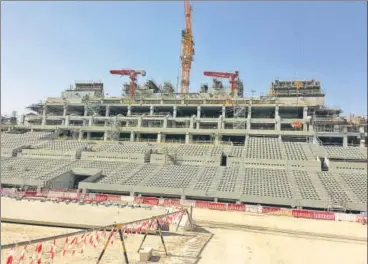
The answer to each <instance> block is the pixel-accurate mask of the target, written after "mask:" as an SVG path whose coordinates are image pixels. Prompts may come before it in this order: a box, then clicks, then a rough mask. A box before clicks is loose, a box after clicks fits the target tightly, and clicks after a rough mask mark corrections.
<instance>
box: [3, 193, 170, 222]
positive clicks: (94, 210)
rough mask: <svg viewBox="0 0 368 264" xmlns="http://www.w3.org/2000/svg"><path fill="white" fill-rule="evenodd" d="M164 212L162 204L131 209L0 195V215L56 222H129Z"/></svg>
mask: <svg viewBox="0 0 368 264" xmlns="http://www.w3.org/2000/svg"><path fill="white" fill-rule="evenodd" d="M25 209H26V210H25ZM165 213H166V209H165V208H161V207H156V208H154V209H152V210H148V209H144V208H134V209H132V208H118V207H113V206H111V207H105V206H103V205H99V206H95V205H78V204H74V203H69V204H66V203H53V202H40V201H27V200H21V201H17V200H15V199H10V198H3V197H2V198H1V217H4V218H15V219H18V218H19V219H26V220H35V221H48V222H55V223H73V224H85V225H98V226H103V225H111V224H113V223H114V222H116V223H121V222H130V221H134V220H139V219H144V218H149V217H152V216H155V215H161V214H165ZM71 216H73V217H71ZM46 219H47V220H46Z"/></svg>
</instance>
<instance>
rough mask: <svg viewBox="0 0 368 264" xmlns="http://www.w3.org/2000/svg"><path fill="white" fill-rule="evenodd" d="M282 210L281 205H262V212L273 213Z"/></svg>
mask: <svg viewBox="0 0 368 264" xmlns="http://www.w3.org/2000/svg"><path fill="white" fill-rule="evenodd" d="M280 210H281V208H280V207H270V206H262V214H268V213H273V212H276V211H280Z"/></svg>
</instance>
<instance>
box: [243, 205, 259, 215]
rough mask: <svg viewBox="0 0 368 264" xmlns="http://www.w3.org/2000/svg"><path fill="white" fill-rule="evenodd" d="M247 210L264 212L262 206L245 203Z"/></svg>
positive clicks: (257, 212) (248, 211) (249, 211)
mask: <svg viewBox="0 0 368 264" xmlns="http://www.w3.org/2000/svg"><path fill="white" fill-rule="evenodd" d="M245 211H246V212H247V213H255V214H260V213H262V206H258V205H252V204H246V205H245Z"/></svg>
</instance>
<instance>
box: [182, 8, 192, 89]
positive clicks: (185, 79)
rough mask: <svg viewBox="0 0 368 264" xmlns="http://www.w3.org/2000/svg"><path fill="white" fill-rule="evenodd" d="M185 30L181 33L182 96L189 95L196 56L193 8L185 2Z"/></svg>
mask: <svg viewBox="0 0 368 264" xmlns="http://www.w3.org/2000/svg"><path fill="white" fill-rule="evenodd" d="M184 14H185V29H184V30H182V31H181V36H182V39H181V57H180V59H181V82H180V84H181V89H180V91H181V94H187V93H189V82H190V69H191V68H192V61H193V56H194V41H193V35H192V6H191V5H190V3H189V1H184Z"/></svg>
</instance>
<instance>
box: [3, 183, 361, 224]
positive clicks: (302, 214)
mask: <svg viewBox="0 0 368 264" xmlns="http://www.w3.org/2000/svg"><path fill="white" fill-rule="evenodd" d="M1 195H2V196H9V197H17V198H18V199H26V198H40V199H46V200H55V201H67V202H72V201H74V202H80V203H87V204H88V203H94V204H116V205H118V204H131V205H145V206H164V207H177V208H179V207H180V208H189V207H193V208H203V209H209V210H221V211H241V212H247V213H256V214H267V215H278V216H290V217H295V218H306V219H316V220H329V221H348V222H359V223H362V222H367V213H366V212H362V213H361V214H349V213H342V212H330V211H313V210H302V209H289V208H281V207H272V206H262V205H250V204H234V203H220V202H207V201H198V200H185V199H165V198H156V197H140V196H134V197H133V196H124V195H123V196H122V195H111V194H95V193H86V194H82V193H78V192H77V190H68V191H55V190H43V191H42V192H40V193H39V192H37V191H31V192H27V191H25V192H18V191H15V190H12V189H1Z"/></svg>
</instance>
